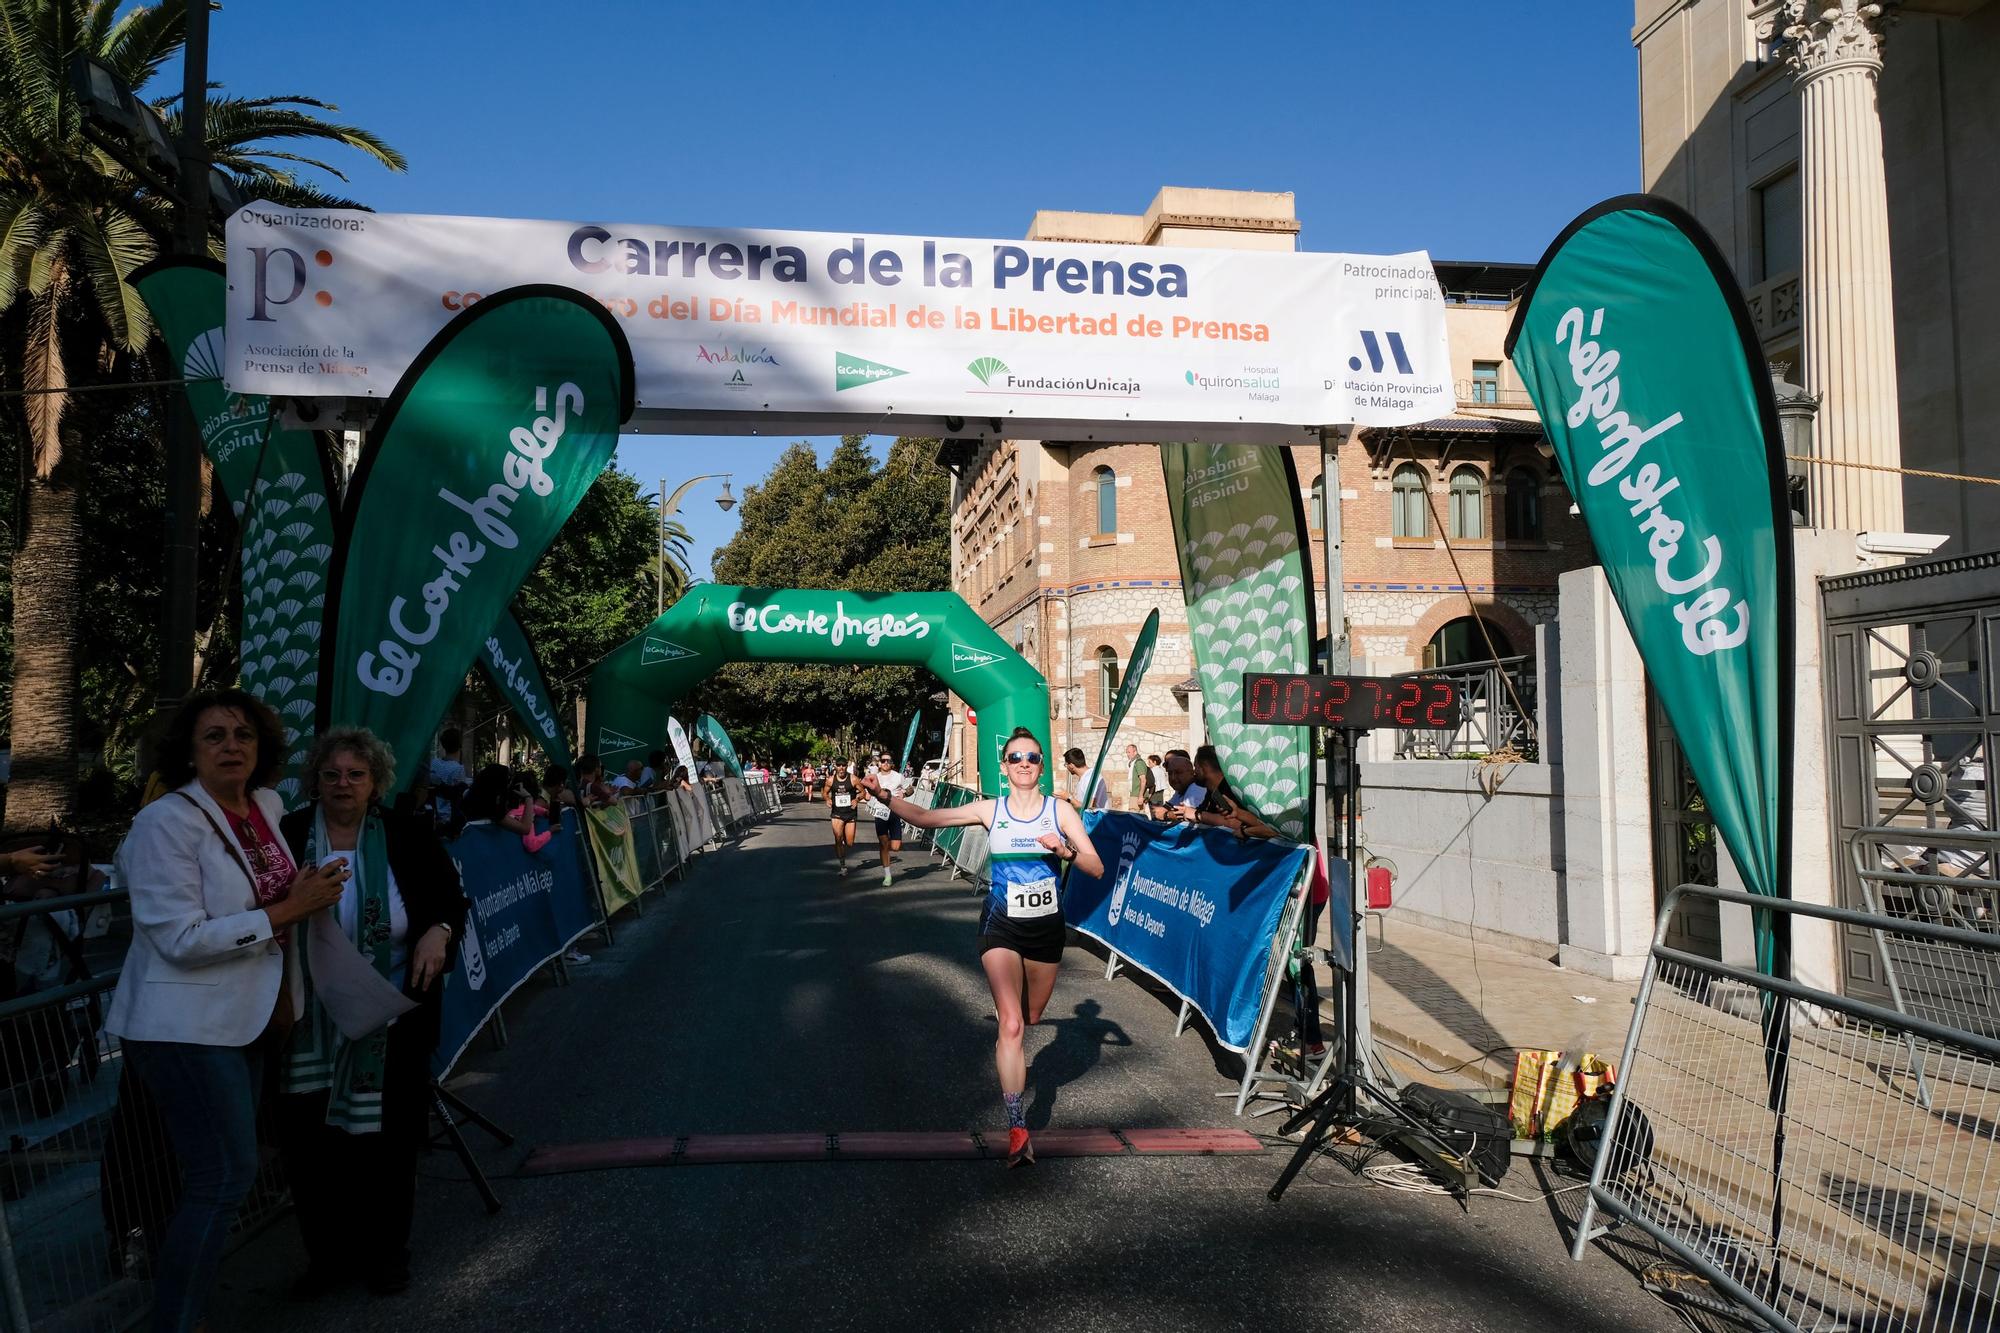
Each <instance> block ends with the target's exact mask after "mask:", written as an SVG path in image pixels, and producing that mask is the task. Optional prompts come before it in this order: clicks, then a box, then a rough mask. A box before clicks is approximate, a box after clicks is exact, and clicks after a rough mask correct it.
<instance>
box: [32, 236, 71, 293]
mask: <svg viewBox="0 0 2000 1333" xmlns="http://www.w3.org/2000/svg"><path fill="white" fill-rule="evenodd" d="M68 242H69V238H68V236H67V234H66V233H65V232H64V230H63V229H62V228H61V227H57V228H56V229H55V235H53V236H50V237H48V238H47V239H46V240H44V241H43V243H42V244H41V245H40V246H39V247H37V248H36V250H35V252H34V256H33V258H31V259H29V261H28V295H30V296H41V295H43V294H44V293H46V292H47V291H48V290H49V288H50V287H52V286H54V285H55V284H56V280H57V279H58V278H59V277H61V276H62V273H63V258H64V255H65V252H66V251H67V250H68V248H69V245H68Z"/></svg>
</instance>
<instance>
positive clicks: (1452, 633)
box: [1424, 616, 1514, 670]
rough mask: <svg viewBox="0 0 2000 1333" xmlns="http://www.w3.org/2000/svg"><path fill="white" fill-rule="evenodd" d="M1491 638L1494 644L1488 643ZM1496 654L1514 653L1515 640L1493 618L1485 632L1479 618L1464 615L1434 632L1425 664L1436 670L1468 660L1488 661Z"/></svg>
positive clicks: (1427, 668)
mask: <svg viewBox="0 0 2000 1333" xmlns="http://www.w3.org/2000/svg"><path fill="white" fill-rule="evenodd" d="M1489 638H1490V639H1492V640H1493V646H1492V647H1491V648H1488V647H1487V646H1486V641H1487V640H1488V639H1489ZM1495 654H1498V655H1499V656H1500V657H1512V656H1513V655H1514V644H1513V641H1512V640H1510V639H1509V638H1508V637H1507V636H1506V634H1505V633H1503V632H1502V631H1501V629H1500V627H1499V626H1498V625H1496V624H1494V623H1493V622H1492V621H1490V620H1489V621H1487V622H1486V630H1485V632H1484V633H1481V632H1480V629H1479V622H1478V621H1476V620H1474V619H1473V618H1472V617H1471V616H1460V617H1459V618H1458V619H1457V620H1454V621H1451V622H1450V623H1449V624H1447V625H1446V626H1445V627H1444V628H1443V629H1441V630H1439V631H1438V632H1437V633H1435V634H1433V635H1431V641H1430V642H1429V643H1427V644H1425V645H1424V668H1425V670H1435V669H1437V668H1439V667H1453V666H1463V665H1464V664H1465V663H1467V662H1488V661H1492V660H1494V655H1495Z"/></svg>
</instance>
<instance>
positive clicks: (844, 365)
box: [833, 352, 910, 393]
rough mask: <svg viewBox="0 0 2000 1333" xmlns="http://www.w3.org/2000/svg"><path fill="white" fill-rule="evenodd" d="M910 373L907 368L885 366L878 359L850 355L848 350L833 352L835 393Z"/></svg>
mask: <svg viewBox="0 0 2000 1333" xmlns="http://www.w3.org/2000/svg"><path fill="white" fill-rule="evenodd" d="M909 373H910V372H909V371H907V370H898V369H897V368H896V367H894V366H885V365H883V364H881V363H880V362H878V361H869V360H865V359H864V358H862V357H858V356H850V355H849V354H848V353H846V352H835V353H834V354H833V389H834V392H835V393H838V392H840V391H841V390H842V389H858V388H860V387H861V386H862V385H864V384H873V383H875V382H876V381H877V380H888V379H894V378H895V377H896V376H898V375H907V374H909Z"/></svg>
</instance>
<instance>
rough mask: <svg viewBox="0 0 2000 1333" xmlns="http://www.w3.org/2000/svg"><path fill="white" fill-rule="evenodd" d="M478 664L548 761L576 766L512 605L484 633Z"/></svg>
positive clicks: (570, 767) (538, 663) (533, 655)
mask: <svg viewBox="0 0 2000 1333" xmlns="http://www.w3.org/2000/svg"><path fill="white" fill-rule="evenodd" d="M479 665H480V666H482V667H484V668H485V669H486V675H487V678H488V679H490V680H491V681H492V682H493V684H494V686H495V687H496V688H498V689H499V691H500V694H501V697H503V698H505V699H506V700H507V706H508V707H509V708H511V709H512V710H513V711H514V716H515V717H517V718H519V719H521V722H522V724H523V725H524V726H525V727H527V729H528V734H529V735H530V736H532V737H534V741H535V744H536V745H538V746H540V747H541V750H542V753H543V754H545V755H547V756H548V761H549V762H550V763H552V764H560V765H561V766H562V767H563V768H565V769H571V770H573V769H575V767H576V761H575V760H573V759H571V758H570V753H569V740H568V739H567V738H566V737H565V736H564V735H563V729H562V722H561V720H560V719H559V718H558V717H557V716H556V703H555V696H554V695H553V694H551V693H550V692H549V685H548V680H547V678H546V677H545V676H544V675H543V674H542V664H541V662H540V661H538V660H537V659H536V657H535V647H534V645H533V644H531V643H529V642H528V635H527V632H526V631H525V630H523V629H522V628H521V622H520V621H519V620H516V619H515V618H514V611H513V608H511V607H510V608H508V609H507V610H504V611H502V612H501V613H500V618H499V619H498V620H496V621H494V622H493V631H492V632H491V633H490V634H488V635H487V636H486V643H485V645H484V646H483V647H482V648H481V649H480V650H479Z"/></svg>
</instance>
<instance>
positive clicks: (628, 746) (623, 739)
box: [597, 727, 645, 754]
mask: <svg viewBox="0 0 2000 1333" xmlns="http://www.w3.org/2000/svg"><path fill="white" fill-rule="evenodd" d="M597 746H598V749H600V750H602V751H603V752H604V753H605V754H617V753H618V752H619V751H620V750H638V749H642V748H644V746H645V742H644V741H635V740H633V739H632V738H631V737H630V736H627V735H626V734H625V733H624V732H622V731H613V730H612V729H611V728H609V727H601V728H599V729H598V732H597Z"/></svg>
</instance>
